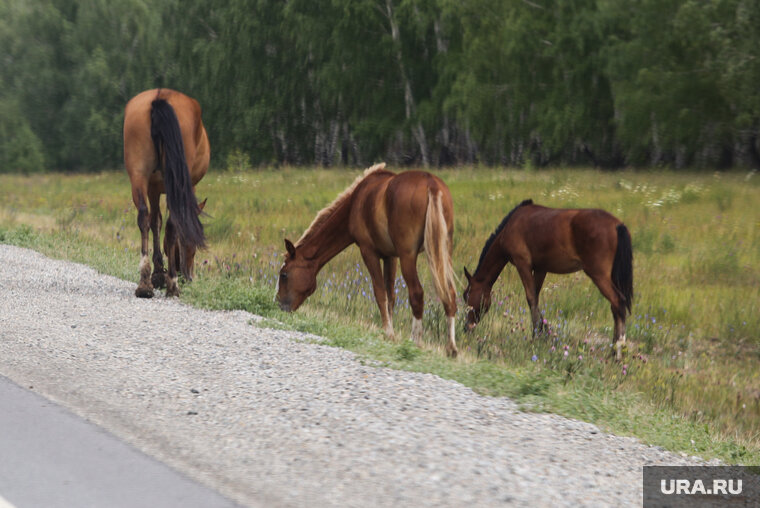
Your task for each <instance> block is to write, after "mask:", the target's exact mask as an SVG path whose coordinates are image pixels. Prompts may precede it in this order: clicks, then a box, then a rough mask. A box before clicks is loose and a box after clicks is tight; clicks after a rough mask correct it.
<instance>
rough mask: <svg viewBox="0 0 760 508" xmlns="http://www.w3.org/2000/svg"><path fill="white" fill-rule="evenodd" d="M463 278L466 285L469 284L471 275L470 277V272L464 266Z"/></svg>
mask: <svg viewBox="0 0 760 508" xmlns="http://www.w3.org/2000/svg"><path fill="white" fill-rule="evenodd" d="M464 276H465V277H466V278H467V283H468V284H469V282H470V281H471V280H472V275H470V272H468V271H467V267H466V266H465V267H464Z"/></svg>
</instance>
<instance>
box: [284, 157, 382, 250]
mask: <svg viewBox="0 0 760 508" xmlns="http://www.w3.org/2000/svg"><path fill="white" fill-rule="evenodd" d="M384 168H385V163H384V162H381V163H379V164H375V165H374V166H370V167H369V168H367V169H365V170H364V173H362V174H361V175H359V176H357V177H356V180H354V182H353V183H352V184H351V185H349V186H348V187H347V188H346V190H344V191H343V192H341V193H340V195H338V197H337V198H335V200H334V201H333V202H332V203H330V204H329V205H327V206H326V207H324V208H323V209H322V210H320V211H319V213H317V216H316V217H314V220H313V221H311V224H309V227H308V228H306V231H304V232H303V234H302V235H301V238H299V239H298V241H297V242H296V244H295V246H296V248H297V247H298V246H300V245H301V244H302V243H303V242H304V240H306V238H307V237H308V236H309V235H310V234H311V233H312V232H314V231H315V230H316V229H317V228H319V226H321V225H322V224H324V223H325V222H327V219H328V218H329V217H330V215H331V214H332V213H333V212H334V211H335V210H336V209H337V208H338V207H339V206H340V205H342V204H343V203H344V202H345V201H346V200H347V199H349V198H350V197H351V194H352V193H353V192H354V190H355V189H356V186H357V185H359V184H360V183H361V182H362V181H363V180H364V179H365V178H367V177H368V176H369V175H371V174H372V173H374V172H376V171H380V170H381V169H384Z"/></svg>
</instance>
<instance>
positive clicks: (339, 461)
mask: <svg viewBox="0 0 760 508" xmlns="http://www.w3.org/2000/svg"><path fill="white" fill-rule="evenodd" d="M135 266H136V265H135ZM135 273H136V272H135ZM134 287H135V284H133V283H131V282H126V281H122V280H119V279H116V278H114V277H110V276H105V275H102V274H99V273H97V272H95V271H94V270H92V269H90V268H88V267H86V266H83V265H78V264H74V263H69V262H65V261H58V260H52V259H49V258H47V257H45V256H43V255H41V254H39V253H36V252H34V251H31V250H28V249H22V248H18V247H12V246H7V245H0V374H2V375H4V376H7V377H8V378H10V379H12V380H14V381H15V382H16V383H18V384H20V385H21V386H25V387H30V386H31V387H33V390H34V391H35V392H38V393H40V394H42V395H43V396H45V397H47V398H49V399H51V400H53V401H55V402H58V403H59V404H61V405H63V406H65V407H67V408H69V409H70V410H71V411H73V412H74V413H76V414H78V415H80V416H82V417H84V418H86V419H88V420H90V421H93V422H95V423H96V424H98V425H100V426H102V427H104V428H106V429H107V430H109V431H110V432H112V433H114V434H115V435H117V436H119V437H120V438H122V439H124V440H125V441H127V442H129V443H130V444H132V445H134V446H136V447H137V448H139V449H141V450H143V451H144V452H146V453H147V454H149V455H151V456H153V457H156V458H157V459H159V460H161V461H163V462H165V463H167V464H169V465H170V466H172V467H174V468H175V469H177V470H179V471H181V472H183V473H186V474H187V475H188V476H190V477H192V478H194V479H196V480H198V481H200V482H201V483H204V484H206V485H208V486H210V487H212V488H214V489H216V490H218V491H219V492H221V493H222V494H224V495H225V496H228V497H229V498H231V499H234V500H236V501H238V502H240V503H242V504H245V505H247V506H421V505H422V506H464V505H467V504H472V505H477V506H496V505H505V504H514V505H517V506H526V505H529V506H548V505H552V506H578V505H586V506H640V505H641V502H642V497H641V474H642V466H644V465H690V464H698V463H700V461H699V459H696V458H689V457H683V456H680V455H677V454H672V453H669V452H665V451H663V450H661V449H659V448H657V447H650V446H646V445H643V444H641V443H640V442H638V441H637V440H635V439H632V438H623V437H617V436H613V435H609V434H606V433H603V432H601V431H599V429H598V428H597V427H595V426H593V425H590V424H587V423H583V422H579V421H575V420H570V419H567V418H563V417H559V416H555V415H546V414H531V413H524V412H521V411H519V410H518V408H517V406H516V405H515V404H514V403H513V402H512V401H511V400H509V399H506V398H489V397H483V396H480V395H477V394H475V393H474V392H473V391H472V390H470V389H469V388H466V387H464V386H462V385H460V384H458V383H455V382H453V381H447V380H444V379H441V378H438V377H436V376H433V375H430V374H418V373H409V372H400V371H394V370H390V369H385V368H376V367H372V366H367V365H363V364H362V363H361V362H360V361H358V360H357V358H356V356H355V355H354V354H353V353H350V352H348V351H345V350H341V349H336V348H332V347H327V346H322V345H319V344H314V343H311V342H305V341H306V340H308V337H306V336H304V335H302V334H299V333H295V332H287V331H280V330H270V329H262V328H258V327H256V326H252V324H251V322H252V321H253V320H256V319H258V318H257V317H256V316H253V315H251V314H248V313H246V312H241V311H235V312H211V311H204V310H199V309H195V308H192V307H189V306H187V305H184V304H182V303H181V302H179V301H177V300H167V299H164V298H163V297H157V298H154V299H152V300H141V299H137V298H135V297H134V295H133V291H134Z"/></svg>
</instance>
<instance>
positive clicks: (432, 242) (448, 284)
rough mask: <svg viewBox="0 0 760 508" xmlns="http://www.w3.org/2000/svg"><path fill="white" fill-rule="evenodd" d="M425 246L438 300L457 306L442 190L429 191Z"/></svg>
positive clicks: (447, 304) (446, 304)
mask: <svg viewBox="0 0 760 508" xmlns="http://www.w3.org/2000/svg"><path fill="white" fill-rule="evenodd" d="M423 245H424V247H425V254H426V255H427V259H428V265H429V266H430V271H431V273H432V274H433V284H434V285H435V292H436V293H437V294H438V298H440V299H441V301H442V302H443V303H444V305H445V306H455V305H456V286H455V283H454V282H455V280H456V278H455V275H454V267H453V265H452V263H451V244H450V243H449V231H448V227H447V226H446V218H445V217H444V216H443V205H442V203H441V191H440V190H433V189H430V190H428V204H427V212H426V214H425V234H424V239H423Z"/></svg>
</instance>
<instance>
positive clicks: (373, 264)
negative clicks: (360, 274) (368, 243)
mask: <svg viewBox="0 0 760 508" xmlns="http://www.w3.org/2000/svg"><path fill="white" fill-rule="evenodd" d="M359 250H360V252H361V254H362V259H364V264H365V265H367V269H368V270H369V276H370V278H371V279H372V289H373V290H374V292H375V300H376V301H377V306H378V307H379V308H380V318H381V319H382V321H383V331H384V332H385V336H386V337H388V338H389V339H391V340H393V339H394V333H393V322H392V321H391V317H390V314H389V312H388V310H389V309H388V294H387V293H386V290H385V281H384V280H383V271H382V269H381V268H380V258H379V257H378V255H377V254H375V253H374V252H373V251H372V250H370V249H366V248H364V249H363V248H360V249H359Z"/></svg>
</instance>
